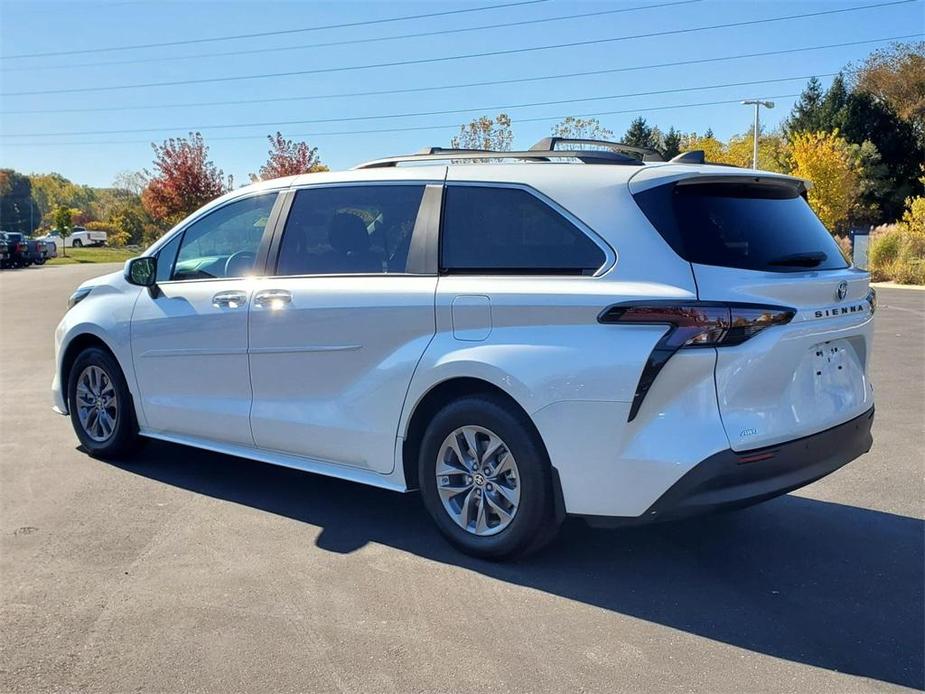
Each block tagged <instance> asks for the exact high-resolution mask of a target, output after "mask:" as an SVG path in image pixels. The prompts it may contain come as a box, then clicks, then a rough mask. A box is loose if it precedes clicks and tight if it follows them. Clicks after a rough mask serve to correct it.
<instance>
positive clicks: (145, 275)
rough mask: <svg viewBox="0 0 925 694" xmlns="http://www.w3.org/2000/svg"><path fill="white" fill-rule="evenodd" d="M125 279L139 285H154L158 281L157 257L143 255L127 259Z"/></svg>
mask: <svg viewBox="0 0 925 694" xmlns="http://www.w3.org/2000/svg"><path fill="white" fill-rule="evenodd" d="M125 279H126V281H127V282H128V283H129V284H134V285H137V286H139V287H153V286H154V285H155V283H156V282H157V258H155V257H153V256H142V257H141V258H131V259H130V260H128V261H126V263H125Z"/></svg>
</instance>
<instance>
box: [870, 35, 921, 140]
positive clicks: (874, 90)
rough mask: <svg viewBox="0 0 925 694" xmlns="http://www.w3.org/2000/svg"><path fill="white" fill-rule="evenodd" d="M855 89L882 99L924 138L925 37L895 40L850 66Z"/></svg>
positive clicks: (879, 99)
mask: <svg viewBox="0 0 925 694" xmlns="http://www.w3.org/2000/svg"><path fill="white" fill-rule="evenodd" d="M852 82H853V84H854V87H855V89H856V90H857V91H860V92H865V93H867V94H870V95H871V96H873V97H874V98H875V99H877V100H878V101H882V102H885V103H887V104H889V105H890V107H891V108H892V109H893V110H894V111H895V112H896V114H897V115H898V116H899V117H900V118H902V119H903V120H906V121H909V122H910V123H912V125H913V127H914V128H915V129H916V131H917V133H918V136H919V139H920V140H921V139H922V138H925V41H916V42H914V43H894V44H892V45H891V46H889V47H887V48H880V49H878V50H876V51H874V52H873V53H871V54H870V55H869V56H868V57H867V59H866V60H864V62H863V63H861V64H860V65H859V66H857V67H855V68H854V69H853V70H852Z"/></svg>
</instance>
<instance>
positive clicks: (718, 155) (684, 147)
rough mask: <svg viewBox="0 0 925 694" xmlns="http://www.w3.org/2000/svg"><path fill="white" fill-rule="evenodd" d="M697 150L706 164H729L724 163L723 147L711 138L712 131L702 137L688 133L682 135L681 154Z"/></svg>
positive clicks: (724, 149)
mask: <svg viewBox="0 0 925 694" xmlns="http://www.w3.org/2000/svg"><path fill="white" fill-rule="evenodd" d="M698 149H699V150H702V151H703V155H704V158H705V159H706V160H707V162H713V163H716V164H729V163H731V162H728V161H726V147H725V145H723V143H722V142H720V141H719V140H717V139H716V138H715V137H713V131H712V130H708V131H707V132H706V133H704V134H703V135H698V134H697V133H689V134H688V135H683V136H682V137H681V151H682V152H693V151H695V150H698Z"/></svg>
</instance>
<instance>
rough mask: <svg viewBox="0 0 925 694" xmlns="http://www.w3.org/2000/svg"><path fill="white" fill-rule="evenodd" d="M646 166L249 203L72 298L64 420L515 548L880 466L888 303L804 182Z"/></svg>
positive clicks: (85, 438) (419, 167) (460, 176)
mask: <svg viewBox="0 0 925 694" xmlns="http://www.w3.org/2000/svg"><path fill="white" fill-rule="evenodd" d="M589 145H594V146H598V147H601V149H597V150H594V149H587V148H586V147H588V146H589ZM627 151H628V150H627V148H625V147H623V146H621V145H619V144H611V143H599V142H598V143H586V142H575V141H567V140H559V139H556V138H551V139H546V140H544V141H541V142H540V143H538V144H537V146H535V147H534V148H533V149H531V150H528V151H524V152H485V151H466V150H442V149H439V148H434V149H430V150H426V151H425V152H424V153H421V154H417V155H408V156H402V157H393V158H388V159H382V160H378V161H373V162H369V163H367V164H363V165H360V166H358V167H356V168H354V169H353V170H350V171H343V172H326V173H313V174H306V175H301V176H295V177H292V178H286V179H279V180H274V181H266V182H262V183H257V184H254V185H251V186H248V187H245V188H241V189H238V190H235V191H233V192H231V193H229V194H227V195H225V196H224V197H222V198H219V199H218V200H215V201H214V202H212V203H210V204H209V205H207V206H205V207H204V208H203V209H201V210H199V211H198V212H196V213H195V214H193V215H192V216H190V217H189V218H187V219H186V220H184V221H183V222H181V223H180V224H179V225H177V227H176V228H174V229H173V230H172V231H170V232H169V233H168V234H166V235H165V236H164V237H163V238H162V239H160V240H159V241H158V242H157V243H155V244H154V245H153V246H152V247H151V248H149V249H148V250H147V251H146V252H145V253H144V255H143V256H141V257H139V258H134V259H132V260H130V261H129V262H128V263H126V267H125V270H124V272H119V273H115V274H112V275H107V276H104V277H100V278H98V279H94V280H91V281H89V282H86V283H84V284H83V285H81V287H80V288H79V289H78V290H77V291H76V292H75V293H74V294H73V296H72V297H71V299H70V302H69V305H70V309H69V310H68V312H67V313H66V314H65V316H64V318H63V320H62V321H61V324H60V325H59V326H58V329H57V333H56V349H57V371H56V374H55V379H54V384H53V390H54V401H55V407H56V409H57V410H58V411H59V412H61V413H69V414H70V417H71V420H72V422H73V425H74V429H75V431H76V433H77V436H78V438H79V439H80V441H81V443H82V444H83V446H84V448H85V449H86V450H87V451H88V452H89V453H91V454H92V455H98V456H103V457H110V456H124V455H126V454H127V453H128V451H129V450H130V448H131V445H132V444H133V443H134V442H135V441H136V439H137V438H138V437H139V436H143V437H151V438H156V439H163V440H166V441H173V442H176V443H181V444H187V445H190V446H196V447H200V448H205V449H209V450H213V451H219V452H223V453H228V454H232V455H236V456H243V457H246V458H251V459H254V460H259V461H264V462H268V463H273V464H276V465H285V466H288V467H293V468H298V469H301V470H305V471H308V472H314V473H320V474H324V475H330V476H334V477H339V478H343V479H346V480H352V481H354V482H360V483H364V484H371V485H375V486H378V487H384V488H387V489H391V490H395V491H399V492H405V491H410V490H415V489H417V490H420V492H421V494H422V497H423V500H424V502H425V506H426V508H427V510H428V512H429V513H430V515H431V516H432V517H433V520H434V521H435V523H436V525H437V526H438V528H439V529H440V530H441V531H442V533H443V534H444V535H445V536H446V537H447V538H448V539H449V540H450V541H451V542H453V543H454V544H455V545H456V546H457V547H459V548H461V549H462V550H464V551H466V552H469V553H472V554H475V555H478V556H483V557H490V558H501V557H509V556H514V555H519V554H523V553H525V552H527V551H530V550H532V549H535V548H537V547H539V546H541V545H542V544H543V543H544V542H546V541H548V540H549V539H550V538H552V537H553V536H554V534H555V531H556V529H557V528H558V526H559V524H560V523H561V521H562V519H563V518H564V517H565V515H566V514H572V515H577V516H583V517H585V518H587V519H588V520H589V522H591V523H595V524H617V525H619V524H630V523H639V522H645V521H657V520H662V519H672V518H679V517H683V516H686V515H689V514H693V513H698V512H703V511H707V510H711V509H718V508H731V507H738V506H744V505H747V504H751V503H755V502H757V501H761V500H763V499H767V498H770V497H773V496H776V495H779V494H783V493H785V492H787V491H789V490H792V489H795V488H797V487H800V486H802V485H805V484H808V483H810V482H812V481H814V480H816V479H818V478H820V477H822V476H824V475H827V474H829V473H831V472H833V471H834V470H836V469H838V468H839V467H841V466H842V465H845V464H846V463H848V462H849V461H851V460H853V459H855V458H857V457H858V456H860V455H862V454H863V453H865V452H866V451H868V450H869V449H870V446H871V441H872V439H871V433H870V430H871V424H872V420H873V411H874V407H873V391H872V388H871V384H870V383H869V381H868V377H867V364H868V361H869V358H870V347H871V330H872V316H873V313H874V310H875V307H876V302H875V295H874V292H873V291H872V290H871V289H870V287H869V283H868V280H869V276H868V274H867V273H866V272H862V271H860V270H858V269H856V268H853V267H851V266H850V265H849V263H847V262H846V261H845V259H844V257H843V256H842V254H841V252H840V251H839V247H838V245H837V244H836V243H835V241H834V240H833V238H832V237H831V235H830V234H829V233H828V232H827V231H826V229H825V227H823V225H822V224H821V223H820V222H819V220H818V219H817V218H816V216H815V215H814V214H813V212H812V210H811V209H810V207H809V206H808V204H807V202H806V190H807V186H808V185H809V183H808V182H806V181H803V180H800V179H796V178H792V177H789V176H783V175H779V174H775V173H768V172H764V171H756V170H745V169H738V168H732V167H726V166H716V165H709V164H705V163H703V157H702V153H688V154H684V155H681V156H680V157H677V158H675V160H672V161H668V162H660V161H654V160H656V159H657V155H651V154H650V155H647V156H644V157H640V155H639V152H638V151H635V150H631V151H630V153H629V154H627V153H626V152H627ZM643 158H644V159H645V160H646V161H645V162H644V161H642V159H643Z"/></svg>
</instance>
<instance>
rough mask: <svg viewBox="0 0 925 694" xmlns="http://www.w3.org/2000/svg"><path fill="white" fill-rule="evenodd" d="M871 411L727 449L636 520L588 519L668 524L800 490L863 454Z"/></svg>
mask: <svg viewBox="0 0 925 694" xmlns="http://www.w3.org/2000/svg"><path fill="white" fill-rule="evenodd" d="M873 421H874V408H873V407H872V408H870V409H869V410H868V411H867V412H865V413H864V414H862V415H860V416H859V417H855V418H854V419H851V420H849V421H847V422H845V423H844V424H840V425H838V426H836V427H833V428H831V429H826V430H825V431H822V432H819V433H818V434H813V435H812V436H807V437H805V438H801V439H795V440H794V441H788V442H787V443H782V444H779V445H777V446H769V447H767V448H759V449H755V450H751V451H747V452H742V453H736V452H734V451H732V450H725V451H721V452H719V453H716V454H715V455H711V456H710V457H709V458H707V459H705V460H704V461H702V462H701V463H699V464H697V465H696V466H694V467H693V468H691V470H690V471H689V472H688V473H687V474H685V475H684V476H683V477H682V478H681V479H680V480H678V481H677V482H676V483H675V484H674V485H672V487H671V488H670V489H668V491H666V492H665V493H664V494H662V496H660V497H659V498H658V500H657V501H656V502H655V503H654V504H652V506H650V507H649V508H648V510H647V511H646V512H645V513H643V514H642V515H641V516H639V517H636V518H619V517H606V516H603V517H602V516H590V517H588V516H586V519H587V520H588V522H589V523H590V524H592V525H595V526H614V525H618V526H619V525H632V524H638V523H645V522H653V521H659V520H672V519H677V518H683V517H686V516H691V515H697V514H701V513H708V512H710V511H717V510H721V509H729V508H738V507H743V506H749V505H751V504H756V503H758V502H761V501H765V500H766V499H771V498H773V497H775V496H779V495H781V494H786V493H787V492H790V491H793V490H794V489H798V488H799V487H803V486H805V485H807V484H810V483H811V482H815V481H816V480H818V479H820V478H822V477H825V476H826V475H828V474H830V473H832V472H835V470H837V469H838V468H840V467H842V466H844V465H847V464H848V463H850V462H851V461H852V460H854V459H855V458H857V457H859V456H861V455H863V454H865V453H867V451H869V450H870V447H871V445H872V444H873V437H872V436H871V433H870V430H871V426H872V424H873Z"/></svg>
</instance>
